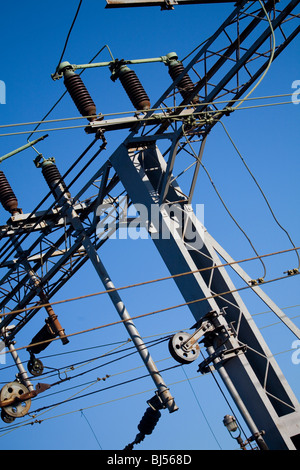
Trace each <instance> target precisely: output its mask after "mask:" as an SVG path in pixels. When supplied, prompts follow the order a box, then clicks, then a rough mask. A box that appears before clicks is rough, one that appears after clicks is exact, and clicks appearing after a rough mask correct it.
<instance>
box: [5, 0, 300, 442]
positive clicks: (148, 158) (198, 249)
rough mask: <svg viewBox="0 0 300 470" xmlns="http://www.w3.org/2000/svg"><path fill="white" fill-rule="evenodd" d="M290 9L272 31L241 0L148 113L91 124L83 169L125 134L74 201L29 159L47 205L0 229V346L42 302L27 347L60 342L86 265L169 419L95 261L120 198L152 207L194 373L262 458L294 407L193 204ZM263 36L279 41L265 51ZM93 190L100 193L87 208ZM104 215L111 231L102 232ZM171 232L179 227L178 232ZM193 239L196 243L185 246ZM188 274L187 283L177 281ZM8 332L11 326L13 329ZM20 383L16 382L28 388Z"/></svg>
mask: <svg viewBox="0 0 300 470" xmlns="http://www.w3.org/2000/svg"><path fill="white" fill-rule="evenodd" d="M299 3H300V1H299V0H298V1H295V0H294V1H290V2H287V3H286V4H285V5H281V4H277V2H274V1H266V2H265V4H264V5H265V9H266V10H267V12H268V13H269V14H270V17H271V18H272V29H271V28H270V25H269V23H268V22H267V21H266V16H265V11H264V9H262V8H261V6H260V5H259V2H248V1H239V2H238V3H237V5H235V6H234V7H233V10H232V13H231V14H230V15H229V17H228V18H227V19H226V21H225V22H224V23H223V24H222V25H221V26H220V28H219V29H218V30H217V31H216V32H215V33H214V34H213V35H212V36H211V37H210V38H209V39H208V40H207V41H206V42H205V43H204V44H203V45H202V47H200V48H199V49H198V50H197V51H196V52H195V53H194V56H193V57H192V58H191V59H190V62H189V63H188V64H187V65H185V66H184V67H182V68H178V70H179V73H178V74H177V76H176V77H175V76H174V77H172V78H173V82H172V84H171V85H170V87H169V88H168V89H167V90H166V91H165V92H164V93H163V94H162V96H161V97H160V98H159V100H157V102H156V103H155V104H154V105H153V106H152V108H151V109H144V110H143V111H142V112H138V113H137V114H136V115H135V116H133V117H125V118H119V119H111V120H105V119H103V118H101V119H89V120H90V123H89V124H88V125H87V127H86V132H87V133H88V134H90V135H91V136H94V139H93V141H92V142H91V144H90V145H89V146H88V148H87V149H86V151H85V152H84V154H83V155H87V154H89V153H90V152H92V151H93V149H94V147H97V145H98V144H99V143H100V144H101V145H100V148H98V149H97V150H96V151H94V152H93V155H92V156H91V159H90V161H94V160H95V159H97V157H98V155H100V154H101V153H102V151H103V150H104V149H105V143H106V140H105V139H106V136H107V135H108V134H109V133H110V132H113V131H114V130H117V129H128V130H129V133H128V136H127V138H126V139H125V140H124V141H123V142H122V143H121V145H120V146H119V147H118V148H117V149H116V150H115V151H114V153H113V154H112V155H111V156H110V157H109V158H108V159H107V161H105V163H104V164H103V165H102V166H101V167H100V168H99V170H97V172H96V173H95V174H94V175H93V176H92V177H91V178H89V179H88V180H87V181H86V182H85V183H84V184H83V186H82V188H81V189H80V190H79V191H78V193H77V194H73V193H72V183H70V184H68V187H67V186H66V185H65V184H64V180H65V178H66V177H67V176H68V175H67V174H66V175H63V177H62V176H61V175H60V173H59V171H58V169H57V167H56V166H55V162H54V161H53V160H51V159H49V160H42V159H37V161H36V165H37V166H38V167H39V168H41V170H42V172H43V173H44V172H45V175H46V176H45V177H46V179H47V182H48V184H49V186H50V191H51V194H52V196H53V200H54V202H53V204H52V205H51V206H50V207H49V209H48V210H47V211H40V212H38V211H34V212H32V213H31V214H23V213H18V212H14V214H13V215H12V216H11V218H10V219H9V221H8V223H7V224H6V225H5V226H2V227H1V228H0V232H1V236H2V239H4V245H3V248H2V263H1V267H2V268H6V273H5V274H4V275H3V276H2V279H1V282H0V285H1V287H0V293H1V298H0V309H1V311H6V312H7V311H12V312H16V313H13V314H10V315H7V316H3V318H2V320H1V325H0V328H1V331H2V338H3V340H4V341H5V343H6V344H7V345H11V344H12V341H13V340H14V338H16V337H17V335H18V333H19V332H20V331H21V330H22V329H23V328H24V327H25V326H26V325H27V324H28V323H29V322H30V321H31V319H32V318H33V317H34V316H35V315H36V314H37V313H38V312H39V311H40V310H41V308H42V307H41V305H44V304H47V305H48V307H47V309H46V310H47V313H48V321H47V322H46V324H47V328H46V329H43V330H41V332H39V333H38V334H37V336H36V337H35V339H34V340H33V341H32V342H33V343H39V342H43V341H45V340H46V341H51V338H53V337H56V336H61V338H62V341H66V336H65V332H64V330H63V328H62V327H61V326H60V323H59V321H58V319H57V317H56V316H55V314H54V312H53V310H52V309H51V306H50V299H51V298H53V297H54V296H55V294H57V292H59V290H60V289H61V288H62V287H63V286H64V285H65V284H66V283H67V282H68V281H69V280H70V279H71V278H72V277H73V276H74V275H75V274H76V273H77V272H78V271H79V270H80V268H81V267H82V266H83V265H84V264H85V263H86V262H87V261H90V262H91V263H92V265H93V267H94V268H95V270H96V272H97V274H98V276H99V278H100V280H101V282H102V283H103V285H104V287H105V289H107V290H108V291H109V295H110V298H111V300H112V302H113V304H114V306H115V308H116V310H117V312H118V314H119V316H120V318H121V319H122V320H123V321H124V326H125V327H126V328H127V331H128V333H129V335H130V336H131V338H132V339H133V340H134V344H135V346H136V347H137V349H138V350H139V352H140V354H141V357H142V359H143V361H144V363H145V365H146V367H147V368H148V371H149V374H150V375H151V377H152V378H153V380H154V383H155V385H156V387H157V390H158V395H159V397H160V399H161V403H162V405H163V406H164V407H166V408H168V410H169V411H170V412H173V411H175V410H176V409H177V406H176V404H175V402H174V399H173V397H172V396H171V394H170V392H169V390H168V387H167V385H166V384H165V383H164V381H163V378H162V377H161V376H160V374H159V373H158V370H157V368H156V366H155V364H154V362H153V360H152V358H151V356H150V355H149V353H148V351H147V349H146V348H145V345H144V343H143V341H142V339H141V337H140V335H139V332H138V331H137V329H136V327H135V325H134V323H133V321H132V320H131V319H130V318H131V317H130V314H129V313H128V311H127V309H126V306H125V305H124V303H123V301H122V299H121V297H120V295H119V294H118V293H117V291H115V290H114V284H113V282H112V280H111V278H110V276H109V274H108V272H107V270H106V268H105V267H104V265H103V263H102V261H101V259H100V255H99V249H100V248H101V247H102V245H103V244H104V243H105V242H106V241H107V240H108V239H109V237H110V236H112V235H113V233H114V232H115V230H118V228H119V226H120V225H121V224H122V223H123V216H124V213H123V208H122V204H121V202H122V201H124V189H125V199H126V204H127V205H131V204H133V205H134V206H136V207H138V206H139V205H142V206H143V207H145V208H146V210H147V212H148V213H149V214H150V213H151V211H152V210H153V208H155V214H156V218H155V219H154V220H151V221H150V222H149V221H145V226H146V228H147V230H148V231H149V233H150V234H151V238H152V240H153V242H154V244H155V246H156V248H157V250H158V252H159V253H160V255H161V257H162V259H163V261H164V263H165V264H166V266H167V268H168V270H169V271H170V274H171V275H174V276H176V277H175V278H174V279H175V282H176V284H177V286H178V289H179V290H180V292H181V294H182V296H183V298H184V299H185V301H186V302H187V304H188V306H189V309H190V311H191V313H192V314H193V316H194V318H195V322H196V323H195V335H196V336H195V337H196V338H197V339H199V338H200V337H201V338H203V339H204V344H205V347H206V351H207V358H206V360H204V361H203V362H202V363H201V364H200V366H199V371H200V372H202V373H207V372H210V371H212V370H216V371H217V372H218V373H219V375H220V377H221V378H222V380H223V382H224V384H225V385H226V387H227V388H228V390H229V392H230V394H231V395H232V398H233V399H234V401H235V403H236V405H237V407H238V408H239V410H240V412H241V414H242V416H243V417H244V419H245V422H246V423H247V425H248V427H249V430H250V431H251V433H252V435H255V436H258V438H260V431H261V430H264V431H265V433H266V434H265V436H264V439H265V442H266V444H267V446H268V447H269V448H270V449H295V448H299V436H300V419H299V418H300V415H299V413H300V409H299V403H298V400H297V398H296V397H295V396H294V393H293V392H292V390H291V388H290V386H289V384H288V383H287V381H286V380H285V378H284V377H283V374H282V372H281V370H280V369H279V366H278V364H277V363H276V361H275V359H274V357H273V356H272V354H271V352H270V350H269V348H268V346H267V344H266V343H265V341H264V338H263V337H262V335H261V333H260V332H259V330H258V328H257V327H256V325H255V323H254V322H253V319H252V317H251V315H250V313H249V312H248V310H247V307H246V305H245V304H244V302H243V301H242V299H241V297H240V295H239V293H238V292H236V290H235V287H234V285H233V282H232V280H231V279H230V277H229V275H228V274H227V271H226V270H225V269H224V267H219V266H221V265H222V261H221V258H222V259H224V260H225V261H226V262H228V263H231V262H232V261H233V260H232V258H231V257H230V255H229V254H228V253H226V251H225V250H224V249H223V248H222V247H221V246H220V245H219V244H218V243H217V241H215V240H214V239H213V237H212V236H211V235H210V234H209V233H208V232H207V230H206V229H205V228H204V227H203V226H202V225H201V223H200V222H199V221H198V220H197V219H196V217H195V214H194V213H193V211H192V209H191V204H190V203H191V200H192V197H193V194H194V188H195V183H196V180H197V176H198V172H199V169H200V166H201V156H202V153H203V152H204V151H205V142H206V139H207V138H208V136H209V133H210V131H211V130H212V128H213V127H214V126H215V125H216V123H217V122H219V121H220V120H222V119H223V117H224V116H225V115H228V114H231V113H233V112H234V111H235V107H236V105H237V102H238V100H240V99H242V98H243V97H244V96H245V95H246V94H247V92H248V91H249V90H251V87H252V86H254V84H255V83H256V82H257V80H258V79H259V77H261V76H262V74H263V73H264V72H265V71H266V70H267V68H268V66H269V57H270V54H271V53H272V52H273V60H275V59H276V57H278V56H279V55H280V54H281V53H282V52H283V51H284V49H285V48H286V47H287V46H288V45H289V43H290V42H291V41H292V40H293V39H294V38H295V37H296V36H297V35H298V33H299V32H300V26H299V18H298V17H297V16H296V10H297V7H298V6H299ZM272 30H273V31H275V32H277V33H278V37H277V41H276V48H275V49H274V50H273V51H272ZM172 61H173V62H172ZM174 62H175V65H176V66H178V65H180V64H179V61H178V60H177V57H176V55H174V54H171V55H169V56H167V58H166V60H165V63H166V65H168V66H169V67H170V64H171V63H174ZM111 65H113V64H111ZM118 65H120V64H118ZM125 65H126V64H125ZM173 65H174V64H173ZM121 66H124V64H121ZM72 74H73V72H72V73H71V75H72ZM187 74H189V77H190V81H188V79H187ZM72 77H73V75H72ZM72 80H73V81H74V78H72ZM75 80H76V79H75ZM72 86H73V85H72ZM76 86H77V85H76ZM74 87H75V85H74ZM86 109H87V108H84V110H83V111H86ZM93 109H94V108H93ZM93 112H94V111H92V112H91V115H92V114H93ZM159 147H164V148H165V150H164V151H161V150H160V149H159ZM187 147H190V148H192V149H193V156H192V162H193V165H191V168H192V170H191V171H190V172H189V174H190V178H189V180H188V183H187V187H185V188H181V187H179V185H178V183H177V181H176V179H174V176H173V175H174V174H176V173H174V168H175V167H176V164H177V161H178V155H179V154H180V153H181V152H184V151H185V149H186V148H187ZM195 156H196V158H195ZM186 165H187V168H188V164H186ZM67 173H68V172H67ZM95 185H97V187H98V194H97V195H96V196H94V197H91V198H89V199H88V198H87V195H89V192H90V190H91V188H93V189H94V188H95ZM82 200H84V201H85V202H81V201H82ZM99 207H101V208H102V211H99ZM110 211H111V212H113V217H114V218H115V223H114V224H112V225H109V228H108V229H107V221H108V220H109V219H110V217H111V212H110ZM99 219H101V223H100V224H99ZM182 220H183V221H184V224H183V225H182V223H181V221H182ZM178 227H180V228H182V227H184V230H183V231H181V232H180V231H179V230H178ZM191 240H196V244H194V245H193V246H192V248H191V243H192V242H191ZM200 242H201V243H200ZM199 243H200V244H199ZM23 246H24V247H26V248H23ZM232 267H233V269H235V271H236V272H237V273H238V275H239V276H240V277H241V278H242V279H243V280H244V281H245V283H246V284H248V285H249V283H250V285H251V288H252V290H253V291H254V292H255V293H256V294H257V295H258V296H259V297H260V298H261V299H262V300H263V302H265V303H266V304H267V305H268V307H269V308H270V309H272V310H273V312H274V313H275V314H276V315H277V316H278V317H279V318H280V320H281V321H282V322H283V323H284V324H285V325H286V326H287V327H288V328H289V329H290V330H291V331H292V332H293V333H294V334H295V336H296V337H297V338H300V335H299V333H300V332H299V330H298V328H297V327H296V326H295V325H294V324H293V323H292V322H291V321H290V320H289V319H288V318H287V317H286V316H285V314H284V313H283V312H282V311H281V310H280V309H279V308H278V307H277V306H276V305H275V304H274V303H273V302H272V300H271V299H270V298H269V297H268V296H267V295H266V294H265V293H264V292H263V290H262V288H261V286H259V283H255V282H252V281H253V280H252V279H251V278H250V277H249V276H248V275H247V273H246V272H245V271H244V270H242V268H241V267H240V266H239V265H238V264H233V265H232ZM187 272H191V273H192V274H190V275H189V276H179V275H180V274H182V273H187ZM251 282H252V284H251ZM200 299H201V301H199V300H200ZM225 313H226V314H225ZM12 324H13V325H14V327H13V328H10V325H12ZM232 325H234V327H233V326H232ZM189 339H190V338H189V337H187V341H186V343H185V344H182V345H180V348H181V349H180V348H179V350H180V353H179V356H180V355H181V359H182V360H183V361H184V360H185V353H188V352H189V351H190V350H192V349H189V348H188V346H189V345H188V340H189ZM42 347H43V346H42ZM184 347H186V348H187V349H186V351H185V350H184ZM39 351H40V349H39V347H38V346H36V347H34V346H33V347H32V348H31V350H29V352H30V353H31V354H32V355H33V356H34V355H35V354H38V352H39ZM179 360H180V357H179ZM187 360H189V359H187ZM20 372H22V371H20ZM23 372H24V371H23ZM24 377H25V376H24ZM27 380H28V378H27V377H25V379H24V381H25V383H27V384H28V382H26V381H27ZM28 392H29V394H30V393H31V395H29V396H28V398H29V399H30V398H31V397H34V393H33V392H32V390H31V389H30V387H28Z"/></svg>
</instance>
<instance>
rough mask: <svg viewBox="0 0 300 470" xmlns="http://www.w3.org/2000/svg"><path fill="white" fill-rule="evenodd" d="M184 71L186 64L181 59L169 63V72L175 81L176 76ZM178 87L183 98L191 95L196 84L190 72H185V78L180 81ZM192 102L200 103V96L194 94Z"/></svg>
mask: <svg viewBox="0 0 300 470" xmlns="http://www.w3.org/2000/svg"><path fill="white" fill-rule="evenodd" d="M183 71H184V66H183V64H182V63H181V62H180V61H172V62H171V63H170V64H169V74H170V76H171V78H172V80H173V81H175V80H176V78H177V77H179V75H180V74H182V72H183ZM177 88H178V90H179V93H180V94H181V96H182V98H183V99H186V98H188V97H189V96H190V95H191V93H192V92H193V90H194V84H193V82H192V80H191V78H190V76H189V75H188V74H185V75H184V76H183V78H182V79H181V80H180V82H179V83H178V85H177ZM191 103H193V104H197V103H199V96H198V95H196V96H194V98H193V99H192V100H191Z"/></svg>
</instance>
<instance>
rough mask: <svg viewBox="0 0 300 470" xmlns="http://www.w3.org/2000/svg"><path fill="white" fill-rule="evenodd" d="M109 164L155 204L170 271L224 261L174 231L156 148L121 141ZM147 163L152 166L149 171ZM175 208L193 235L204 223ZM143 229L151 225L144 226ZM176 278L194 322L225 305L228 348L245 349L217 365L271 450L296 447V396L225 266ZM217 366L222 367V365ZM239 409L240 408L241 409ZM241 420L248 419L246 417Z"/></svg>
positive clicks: (299, 421) (156, 238) (160, 245)
mask: <svg viewBox="0 0 300 470" xmlns="http://www.w3.org/2000/svg"><path fill="white" fill-rule="evenodd" d="M110 162H111V164H112V165H113V167H114V169H115V170H116V172H117V173H118V176H119V178H120V181H121V182H122V184H123V185H124V187H125V189H126V190H127V192H128V195H129V196H130V198H131V200H132V202H133V204H143V205H144V206H145V207H146V208H147V210H148V214H151V211H152V210H153V207H155V208H158V210H159V220H158V221H157V220H156V221H153V220H152V221H151V222H152V226H151V235H152V239H153V242H154V244H155V246H156V248H157V249H158V251H159V253H160V255H161V257H162V259H163V261H164V262H165V264H166V266H167V268H168V269H169V271H170V273H171V275H176V274H180V273H184V272H189V271H196V270H199V269H203V268H208V267H214V266H217V265H220V264H222V263H221V261H220V259H219V258H218V256H217V253H216V251H215V249H214V247H213V246H212V244H211V242H210V239H209V238H208V237H207V238H205V239H204V244H203V246H202V247H200V248H199V249H198V248H195V247H194V248H193V249H190V248H189V247H188V246H187V244H186V243H185V241H184V239H183V238H182V237H181V236H178V232H177V231H176V229H175V230H174V217H170V213H169V212H168V211H167V210H166V206H161V207H159V201H160V194H159V190H158V188H159V185H158V184H157V183H158V181H161V180H162V179H163V177H164V174H165V172H166V170H167V164H166V162H165V160H164V158H163V157H162V155H161V154H160V152H159V150H158V148H157V147H155V146H151V147H148V148H143V149H141V150H138V149H135V150H134V149H131V150H130V149H127V148H126V146H125V145H121V146H120V147H119V148H118V149H117V150H116V151H115V152H114V154H113V155H112V157H111V158H110ZM151 167H153V169H154V168H155V169H156V170H155V171H149V172H147V169H150V168H151ZM159 168H160V169H159ZM177 191H178V195H179V194H182V193H181V192H180V189H179V188H178V187H177V186H176V183H174V182H173V186H172V187H170V190H169V194H168V195H167V200H168V201H169V203H170V201H171V202H172V200H173V201H174V200H175V201H176V194H177ZM175 206H176V207H175ZM178 206H179V205H178V204H176V205H174V206H172V208H174V211H175V214H176V213H177V215H178V213H179V212H178V211H180V210H183V211H185V216H186V217H187V221H188V225H189V228H190V229H191V228H192V229H193V231H194V233H195V234H196V235H197V234H198V235H199V234H201V231H202V230H203V227H201V224H200V223H199V221H197V219H196V217H195V215H194V213H193V212H192V211H191V210H190V208H185V207H184V205H181V206H180V207H179V208H178ZM146 228H148V229H149V226H147V224H146ZM163 234H164V237H163V236H162V235H163ZM166 235H167V236H166ZM187 235H189V232H187ZM198 238H200V235H199V237H198ZM175 282H176V284H177V286H178V288H179V290H180V292H181V294H182V296H183V297H184V299H185V301H186V302H187V303H188V304H189V305H188V306H189V309H190V310H191V313H192V314H193V316H194V318H195V320H197V321H198V320H199V319H201V318H203V317H204V316H205V315H206V314H207V313H208V312H209V311H211V310H215V311H219V310H220V309H222V308H224V307H226V318H227V322H228V324H231V323H232V322H233V324H234V327H235V330H236V331H237V335H238V341H237V343H234V342H233V344H232V347H233V348H234V347H236V345H237V344H245V345H247V352H246V354H242V355H238V356H236V357H234V358H232V359H230V360H228V361H227V362H225V363H222V364H221V365H222V367H223V368H224V370H225V371H226V374H227V375H228V378H229V379H230V381H231V382H232V384H233V386H234V387H235V389H236V390H237V391H238V393H239V396H240V400H241V403H243V404H244V405H243V406H246V408H247V410H248V415H250V416H251V417H252V419H253V421H254V423H255V426H256V428H257V429H259V430H265V431H266V436H265V440H266V442H267V444H268V446H269V448H270V449H294V448H295V447H294V444H293V442H292V440H291V437H292V436H295V435H298V434H299V433H300V411H299V403H298V400H297V398H296V397H295V396H294V394H293V392H292V390H291V389H290V387H289V385H288V383H287V381H286V379H285V378H284V376H283V374H282V372H281V370H280V368H279V367H278V364H277V363H276V361H275V360H274V358H273V356H272V353H271V351H270V350H269V348H268V346H267V344H266V343H265V341H264V338H263V337H262V335H261V333H260V331H259V330H258V328H257V327H256V325H255V323H254V321H253V319H252V317H251V315H250V313H249V312H248V310H247V308H246V306H245V304H244V303H243V301H242V299H241V297H240V296H239V294H238V293H237V292H233V291H235V290H236V289H235V286H234V285H233V283H232V281H231V279H230V277H229V276H228V274H227V272H226V270H225V268H216V269H213V270H211V271H206V272H202V273H201V272H196V273H194V274H191V275H188V276H182V277H177V278H175ZM221 293H226V294H223V295H220V297H216V294H221ZM216 366H218V367H220V364H219V365H217V364H216ZM216 368H217V367H216ZM222 370H223V369H222ZM223 375H224V374H223ZM242 409H243V407H242V408H241V412H242ZM245 419H246V422H247V417H245ZM283 422H285V425H284V426H283V427H284V430H282V423H283ZM286 423H288V426H287V427H286ZM248 425H249V423H248ZM250 425H251V423H250ZM250 429H251V427H250Z"/></svg>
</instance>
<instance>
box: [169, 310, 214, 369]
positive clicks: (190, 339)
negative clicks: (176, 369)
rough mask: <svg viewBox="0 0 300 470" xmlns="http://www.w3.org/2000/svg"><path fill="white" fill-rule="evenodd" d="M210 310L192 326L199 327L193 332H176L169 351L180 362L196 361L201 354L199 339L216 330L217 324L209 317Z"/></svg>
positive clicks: (170, 342)
mask: <svg viewBox="0 0 300 470" xmlns="http://www.w3.org/2000/svg"><path fill="white" fill-rule="evenodd" d="M213 313H215V312H209V313H208V314H207V315H206V316H205V317H204V318H203V319H201V320H200V321H199V322H197V323H196V324H195V325H194V326H193V327H192V328H197V329H196V331H195V332H194V333H193V334H189V333H186V332H184V331H180V332H179V333H176V334H175V335H174V336H173V337H172V338H171V339H170V341H169V351H170V354H171V356H172V357H173V358H174V359H175V360H176V361H177V362H179V363H180V364H190V363H191V362H194V361H195V360H196V359H197V358H198V357H199V354H200V346H199V344H198V341H199V340H200V338H202V337H203V336H204V335H206V334H208V333H210V332H212V331H214V330H215V329H216V326H215V325H214V324H213V322H212V321H211V319H210V318H209V317H210V316H211V314H213Z"/></svg>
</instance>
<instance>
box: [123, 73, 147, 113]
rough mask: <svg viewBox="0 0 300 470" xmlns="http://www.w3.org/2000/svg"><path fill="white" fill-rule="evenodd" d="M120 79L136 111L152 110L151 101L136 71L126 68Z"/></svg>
mask: <svg viewBox="0 0 300 470" xmlns="http://www.w3.org/2000/svg"><path fill="white" fill-rule="evenodd" d="M119 78H120V82H121V83H122V85H123V87H124V90H125V91H126V93H127V95H128V97H129V99H130V101H131V102H132V104H133V106H134V107H135V109H137V110H138V111H146V110H147V109H150V99H149V97H148V95H147V93H146V92H145V90H144V88H143V86H142V84H141V82H140V80H139V79H138V77H137V75H136V73H135V71H134V70H130V69H129V68H128V67H124V69H123V70H122V69H121V70H120V72H119Z"/></svg>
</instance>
